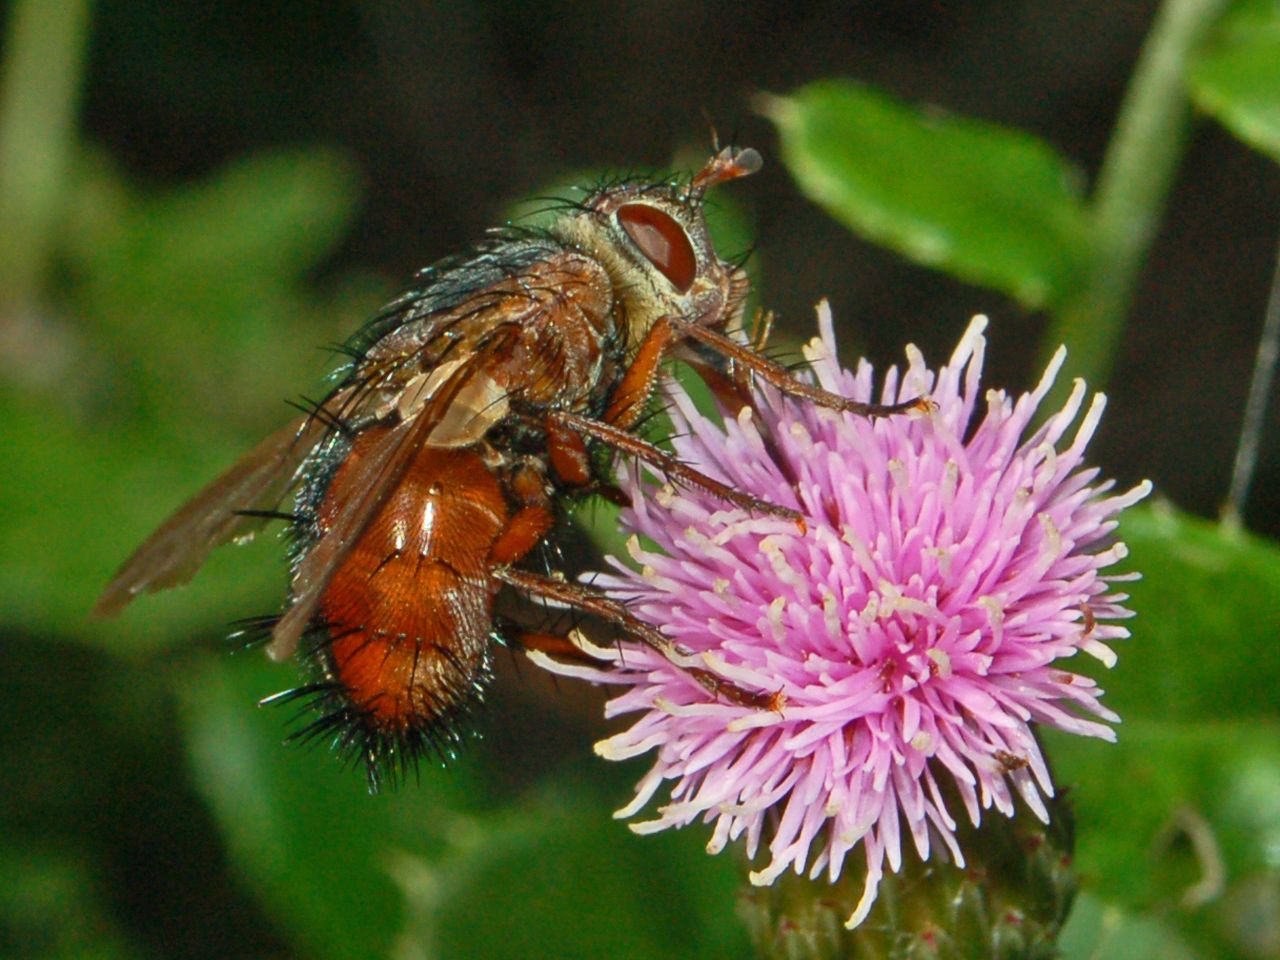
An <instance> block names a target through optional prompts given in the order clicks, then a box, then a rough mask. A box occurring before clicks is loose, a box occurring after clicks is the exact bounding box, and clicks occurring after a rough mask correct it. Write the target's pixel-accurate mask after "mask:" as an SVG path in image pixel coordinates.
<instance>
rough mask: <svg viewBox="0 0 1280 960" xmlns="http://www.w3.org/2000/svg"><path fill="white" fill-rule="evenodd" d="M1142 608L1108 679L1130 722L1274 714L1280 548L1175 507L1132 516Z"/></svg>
mask: <svg viewBox="0 0 1280 960" xmlns="http://www.w3.org/2000/svg"><path fill="white" fill-rule="evenodd" d="M1120 536H1121V539H1123V540H1124V541H1125V542H1126V543H1127V544H1128V546H1129V549H1130V556H1129V558H1128V559H1127V560H1126V561H1125V563H1124V567H1125V569H1129V570H1138V571H1141V573H1142V579H1141V580H1139V581H1137V582H1135V583H1132V584H1122V586H1125V587H1128V588H1130V589H1129V592H1130V593H1131V595H1132V600H1131V602H1130V603H1129V606H1130V607H1131V608H1132V609H1133V610H1135V611H1136V612H1137V616H1136V618H1135V619H1134V620H1133V621H1132V622H1131V624H1130V628H1131V629H1132V630H1133V636H1132V638H1130V639H1128V640H1124V641H1121V642H1119V643H1117V644H1115V649H1116V652H1117V653H1118V654H1119V657H1120V660H1119V663H1118V664H1117V666H1116V667H1115V669H1114V670H1112V671H1111V672H1109V673H1108V674H1106V675H1105V676H1103V677H1101V678H1100V679H1101V681H1102V683H1103V685H1104V686H1105V687H1106V689H1107V698H1106V700H1107V704H1108V705H1109V706H1110V707H1111V708H1112V709H1114V710H1116V711H1117V712H1118V713H1119V714H1120V715H1121V716H1123V717H1125V718H1126V720H1129V719H1136V718H1169V719H1195V718H1203V719H1223V718H1237V717H1238V718H1247V717H1255V716H1274V715H1275V707H1276V691H1277V690H1280V643H1277V642H1276V628H1277V625H1280V548H1278V547H1277V546H1276V545H1275V544H1274V543H1271V542H1270V541H1266V540H1263V539H1261V538H1259V537H1255V536H1253V535H1251V534H1249V533H1247V532H1245V531H1238V532H1237V531H1230V530H1227V529H1224V528H1223V527H1222V526H1221V525H1219V524H1216V523H1210V522H1208V521H1205V520H1201V519H1199V518H1196V517H1193V516H1190V515H1188V514H1184V513H1180V512H1178V511H1176V510H1174V509H1173V508H1171V507H1169V506H1167V505H1160V504H1157V505H1156V506H1154V507H1142V508H1139V509H1136V510H1131V511H1129V512H1128V513H1126V514H1125V516H1124V519H1123V520H1122V522H1121V529H1120Z"/></svg>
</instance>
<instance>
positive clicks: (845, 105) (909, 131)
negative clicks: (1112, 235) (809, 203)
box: [763, 81, 1088, 307]
mask: <svg viewBox="0 0 1280 960" xmlns="http://www.w3.org/2000/svg"><path fill="white" fill-rule="evenodd" d="M763 108H764V110H765V112H766V113H767V115H768V116H769V117H770V118H771V119H772V120H773V122H774V123H775V124H776V125H777V127H778V132H779V133H780V134H781V136H782V150H783V157H784V159H785V160H786V162H787V165H788V167H789V168H790V170H791V172H792V174H793V175H794V176H795V178H796V182H797V183H799V185H800V187H801V189H803V190H804V191H805V193H807V194H808V195H809V196H810V197H811V198H813V199H814V200H816V201H817V202H818V203H820V204H822V206H823V207H824V208H825V209H826V210H827V211H828V212H829V213H830V214H831V215H832V216H834V217H836V218H837V219H838V220H840V221H841V222H843V223H845V224H847V225H848V226H850V227H852V228H853V229H856V230H857V231H859V232H860V233H863V234H864V235H866V236H867V237H869V238H871V239H873V240H875V241H877V242H879V243H883V244H885V245H886V246H889V247H892V248H893V249H895V250H897V251H899V252H900V253H903V254H905V255H906V256H909V257H911V258H912V259H914V260H916V261H918V262H920V263H923V264H926V265H928V266H933V267H937V268H938V269H941V270H946V271H947V272H949V273H953V274H955V275H956V276H958V277H961V278H963V279H966V280H971V281H974V282H976V283H982V284H985V285H987V286H991V287H995V288H997V289H999V290H1003V291H1004V292H1006V293H1008V294H1009V295H1010V296H1013V297H1016V298H1017V299H1019V300H1021V301H1022V302H1023V303H1025V304H1027V305H1028V306H1032V307H1041V306H1045V305H1057V304H1061V303H1062V302H1063V301H1064V300H1066V299H1067V298H1068V297H1070V295H1071V294H1072V292H1073V291H1074V290H1075V289H1076V288H1077V287H1078V286H1079V285H1080V283H1081V275H1082V273H1083V270H1084V262H1083V261H1084V259H1085V256H1086V253H1087V246H1086V242H1087V237H1088V234H1087V231H1086V229H1085V221H1084V212H1083V207H1082V203H1081V195H1080V177H1079V175H1078V174H1077V173H1076V172H1075V171H1073V170H1072V169H1071V167H1070V165H1069V164H1067V163H1066V162H1065V161H1064V160H1063V159H1062V158H1061V157H1060V156H1058V154H1057V153H1055V152H1054V150H1053V149H1052V148H1051V147H1050V146H1049V145H1048V144H1045V143H1043V142H1041V141H1039V140H1036V139H1035V138H1034V137H1031V136H1029V135H1027V134H1024V133H1021V132H1019V131H1016V130H1011V129H1008V128H1004V127H999V126H996V125H994V124H988V123H982V122H980V121H977V120H972V119H967V118H964V117H957V116H953V115H949V114H946V113H943V112H942V111H939V110H921V109H917V108H914V107H911V106H909V105H908V104H905V103H902V102H900V101H898V100H895V99H894V98H892V97H890V96H888V95H887V94H885V93H882V92H880V91H877V90H874V89H872V88H870V87H867V86H864V85H862V84H859V83H853V82H851V81H828V82H822V83H816V84H813V85H811V86H808V87H805V88H803V89H801V90H798V91H796V92H795V93H793V94H790V95H788V96H786V97H771V98H768V99H766V100H765V101H763Z"/></svg>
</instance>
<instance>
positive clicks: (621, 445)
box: [547, 410, 804, 524]
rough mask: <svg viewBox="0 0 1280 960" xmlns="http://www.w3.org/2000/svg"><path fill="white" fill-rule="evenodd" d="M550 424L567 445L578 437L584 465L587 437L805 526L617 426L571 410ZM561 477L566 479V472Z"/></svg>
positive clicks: (786, 511)
mask: <svg viewBox="0 0 1280 960" xmlns="http://www.w3.org/2000/svg"><path fill="white" fill-rule="evenodd" d="M547 421H548V423H549V424H550V425H551V426H552V428H553V429H554V430H555V431H556V433H557V434H562V435H563V436H564V437H565V438H566V439H565V440H564V441H563V442H564V443H566V444H567V443H569V442H570V441H569V440H568V439H567V438H569V437H571V436H572V437H574V438H576V443H577V445H578V446H579V447H580V448H581V451H582V461H583V463H584V464H585V463H586V460H587V453H586V444H585V443H584V442H583V440H582V438H583V437H584V436H585V437H590V438H591V439H593V440H599V441H600V442H601V443H603V444H605V445H606V446H609V447H612V448H613V449H614V450H617V451H618V452H619V453H625V454H629V455H630V456H633V457H635V458H637V459H639V460H643V461H644V462H645V463H647V464H649V465H651V466H654V467H657V468H658V469H659V470H661V471H662V472H663V473H664V474H665V475H666V476H668V477H670V478H671V479H672V480H675V481H676V482H677V483H684V484H687V485H689V486H691V487H697V488H698V489H699V490H704V491H706V492H707V493H709V494H711V495H712V496H713V497H719V498H720V499H721V500H724V501H726V502H728V503H732V504H733V505H734V506H738V507H742V509H744V510H753V511H756V512H758V513H767V514H770V515H772V516H775V517H785V518H786V519H788V520H794V521H796V522H797V523H800V524H803V523H804V515H803V514H801V513H800V512H799V511H798V510H792V509H791V508H790V507H780V506H778V505H777V504H775V503H769V502H768V501H767V500H761V499H760V498H759V497H753V496H752V495H751V494H749V493H743V492H742V491H741V490H737V489H735V488H734V487H731V486H729V485H728V484H725V483H721V482H720V481H719V480H717V479H715V478H714V477H709V476H707V475H706V474H705V473H703V472H701V471H700V470H695V469H693V467H690V466H688V465H687V464H685V463H682V462H681V461H680V460H678V459H676V458H675V457H673V456H672V455H671V454H669V453H667V452H666V451H665V450H663V449H662V448H661V447H658V446H656V445H654V444H652V443H650V442H649V441H648V440H645V439H643V438H642V437H638V436H636V435H635V434H634V433H628V432H627V431H626V430H622V429H619V428H618V427H615V426H614V425H613V424H610V423H605V422H604V421H603V420H592V419H591V418H590V417H584V416H581V415H579V414H576V413H569V412H568V411H567V410H554V411H552V412H551V413H549V414H547ZM554 447H555V444H554V443H553V453H552V464H553V466H556V460H555V452H554ZM556 471H557V473H560V469H559V467H558V466H556ZM560 475H561V476H562V477H563V476H564V474H563V473H561V474H560Z"/></svg>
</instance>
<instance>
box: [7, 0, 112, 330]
mask: <svg viewBox="0 0 1280 960" xmlns="http://www.w3.org/2000/svg"><path fill="white" fill-rule="evenodd" d="M90 6H91V0H59V2H58V3H49V2H47V0H16V2H15V3H14V4H13V6H12V7H11V9H10V13H9V23H8V29H7V37H6V39H5V58H4V63H3V65H2V66H0V320H3V318H5V317H7V316H9V315H10V311H12V310H14V309H23V308H25V307H29V306H30V305H31V304H32V303H34V302H35V301H36V299H37V298H38V296H39V294H40V292H41V289H42V284H43V282H44V279H45V272H46V270H47V267H48V263H49V259H50V256H51V254H52V249H53V245H54V235H55V232H56V230H57V226H58V217H59V214H60V212H61V211H60V204H61V201H62V198H63V197H64V196H65V184H66V178H67V173H68V168H69V166H70V161H71V157H72V153H73V150H74V148H75V142H76V130H75V122H76V110H77V107H78V104H79V100H80V80H81V76H82V74H83V70H84V60H85V53H86V48H87V46H88V44H87V43H86V41H87V39H88V35H89V11H90Z"/></svg>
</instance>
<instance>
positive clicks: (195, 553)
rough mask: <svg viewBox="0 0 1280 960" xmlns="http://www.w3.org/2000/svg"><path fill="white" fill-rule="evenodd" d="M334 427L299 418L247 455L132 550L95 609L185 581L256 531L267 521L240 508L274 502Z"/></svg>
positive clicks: (100, 613) (103, 613)
mask: <svg viewBox="0 0 1280 960" xmlns="http://www.w3.org/2000/svg"><path fill="white" fill-rule="evenodd" d="M328 431H329V427H328V426H326V425H325V424H324V423H323V422H321V421H320V420H319V419H317V418H314V417H301V418H299V419H297V420H294V421H293V422H292V423H289V424H288V425H286V426H284V427H282V428H281V429H280V430H277V431H276V432H275V433H273V434H271V436H269V437H267V438H266V439H265V440H263V441H262V442H261V443H260V444H258V445H257V446H256V447H254V448H253V449H252V450H250V451H249V452H248V453H247V454H245V456H243V457H241V458H240V460H239V461H237V462H236V464H235V465H234V466H233V467H231V469H230V470H227V471H226V472H225V473H223V474H222V475H221V476H220V477H218V478H217V479H216V480H214V481H213V482H212V483H210V484H209V485H208V486H207V487H205V488H204V489H203V490H201V491H200V492H199V493H197V494H196V495H195V496H194V497H192V498H191V499H190V500H188V501H187V502H186V503H185V504H183V505H182V506H181V507H179V508H178V510H177V511H176V512H175V513H174V514H173V516H171V517H170V518H169V519H168V520H166V521H165V522H164V523H163V524H162V525H161V526H160V528H159V529H158V530H156V532H155V533H153V534H151V536H149V537H148V538H147V539H146V540H145V541H144V542H143V543H142V545H141V546H140V547H138V549H137V550H135V551H134V552H133V554H132V555H131V556H130V557H129V559H128V560H126V561H125V562H124V563H123V564H122V565H121V566H120V569H119V570H117V571H116V574H115V576H114V577H112V578H111V582H110V583H108V584H107V587H106V589H105V590H103V591H102V596H100V597H99V598H98V602H97V603H96V604H94V607H93V611H92V615H93V616H95V617H110V616H114V615H115V614H117V613H119V612H120V611H121V610H123V609H124V608H125V607H126V606H128V604H129V603H130V601H132V600H133V598H134V597H136V596H137V595H138V594H140V593H155V592H157V591H160V590H167V589H168V588H170V587H176V586H179V585H181V584H184V583H186V582H187V581H188V580H190V579H191V578H192V576H194V575H195V572H196V571H197V570H199V569H200V567H201V566H202V565H203V564H204V562H205V560H206V559H208V557H209V554H210V553H211V552H212V551H213V549H214V548H215V547H218V546H221V545H222V544H224V543H227V542H229V541H231V540H235V539H238V538H241V537H248V536H252V534H253V532H254V531H255V530H256V529H257V528H258V527H260V526H261V525H262V524H263V523H264V522H265V521H264V519H263V518H262V517H258V516H252V515H248V516H247V515H245V514H244V513H243V512H242V511H246V510H265V509H270V508H272V507H274V506H276V504H278V503H279V502H280V499H281V498H282V497H283V496H284V495H285V493H286V492H287V491H288V489H289V486H290V484H291V483H292V482H293V478H294V475H295V474H296V473H297V471H298V468H299V467H300V466H301V465H302V462H303V461H304V460H305V459H306V458H307V455H308V454H310V453H311V451H312V449H313V448H314V447H315V445H316V444H317V443H319V442H320V440H321V439H323V438H324V436H325V435H326V434H327V433H328Z"/></svg>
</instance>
